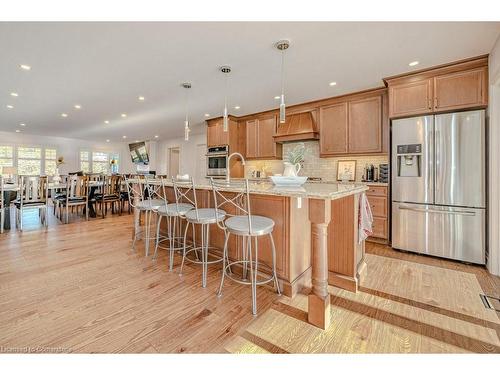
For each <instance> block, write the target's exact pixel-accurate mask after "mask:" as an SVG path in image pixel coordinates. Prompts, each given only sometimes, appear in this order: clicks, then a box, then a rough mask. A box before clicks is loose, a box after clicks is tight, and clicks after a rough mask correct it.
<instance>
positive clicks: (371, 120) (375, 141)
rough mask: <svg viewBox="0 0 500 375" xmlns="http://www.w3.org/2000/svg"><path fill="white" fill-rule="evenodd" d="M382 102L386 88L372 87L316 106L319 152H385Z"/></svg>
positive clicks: (322, 154)
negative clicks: (373, 89) (329, 103)
mask: <svg viewBox="0 0 500 375" xmlns="http://www.w3.org/2000/svg"><path fill="white" fill-rule="evenodd" d="M386 102H387V94H386V90H376V91H375V92H373V93H364V94H363V95H354V96H347V97H345V98H344V100H342V101H341V102H339V103H334V104H331V105H327V106H322V107H320V109H319V129H320V156H322V157H323V156H342V155H347V154H354V155H356V154H378V153H384V152H387V146H386V145H387V144H388V132H387V131H386V128H387V126H386V125H387V124H388V119H387V112H386V110H384V105H385V104H386ZM384 137H387V141H384Z"/></svg>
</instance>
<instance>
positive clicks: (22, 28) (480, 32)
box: [0, 22, 500, 141]
mask: <svg viewBox="0 0 500 375" xmlns="http://www.w3.org/2000/svg"><path fill="white" fill-rule="evenodd" d="M499 33H500V23H472V22H458V23H450V22H442V23H388V22H383V23H354V22H344V23H342V22H331V23H330V22H325V23H321V22H301V23H298V22H296V23H290V22H271V23H263V22H259V23H223V22H217V23H179V22H177V23H176V22H164V23H133V22H130V23H49V22H47V23H6V22H4V23H0V51H1V58H0V90H1V91H0V130H4V131H14V130H15V129H22V130H23V132H24V133H30V134H40V135H54V136H63V137H73V138H82V139H89V140H99V141H103V140H105V139H110V140H111V141H122V140H123V139H122V136H123V135H127V141H128V140H135V139H151V138H153V136H154V135H155V134H157V135H160V139H165V138H170V137H178V136H182V134H183V117H184V111H185V109H184V108H185V104H184V94H185V92H184V91H185V89H183V88H182V87H181V86H180V84H181V83H182V82H186V81H187V82H191V83H192V86H193V87H192V89H191V90H190V103H191V104H190V118H191V123H192V125H193V132H197V131H200V129H201V125H202V124H203V121H204V119H205V118H204V114H205V113H209V114H210V115H211V117H216V116H219V115H221V113H222V108H223V100H224V77H223V74H222V73H220V72H219V71H218V68H219V66H221V65H224V64H229V65H231V67H232V69H233V71H232V73H231V75H230V79H229V90H228V91H229V105H230V113H232V114H234V115H241V114H248V113H253V112H258V111H263V110H267V109H271V108H274V107H276V104H277V101H276V100H275V99H274V96H275V95H278V94H279V91H280V54H279V53H278V52H277V51H276V50H275V49H274V48H273V44H274V42H276V41H277V40H279V39H283V38H287V39H290V41H291V47H290V48H289V49H288V50H287V52H286V98H287V104H295V103H300V102H305V101H310V100H314V99H320V98H325V97H331V96H336V95H340V94H343V93H348V92H353V91H358V90H363V89H367V88H371V87H378V86H381V85H382V78H383V77H386V76H391V75H395V74H399V73H403V72H405V71H409V70H412V69H421V68H425V67H429V66H432V65H436V64H441V63H446V62H450V61H454V60H459V59H463V58H467V57H472V56H477V55H481V54H485V53H488V52H490V50H491V48H492V46H493V44H494V42H495V40H496V38H497V37H498V35H499ZM414 60H418V61H420V64H419V65H418V66H417V67H414V68H410V67H409V66H408V63H409V62H410V61H414ZM19 64H28V65H30V66H31V67H32V69H31V71H24V70H21V69H19V67H18V66H19ZM331 81H336V82H337V85H336V86H333V87H331V86H329V84H328V83H329V82H331ZM11 92H16V93H18V94H19V96H18V97H11V96H10V93H11ZM141 95H142V96H144V97H145V98H146V100H145V101H144V102H139V101H138V99H137V98H138V96H141ZM8 104H11V105H13V106H14V108H13V109H8V108H7V107H6V105H8ZM75 104H80V105H81V106H82V109H80V110H75V109H74V108H73V106H74V105H75ZM236 105H239V106H241V109H240V110H235V109H234V108H233V107H234V106H236ZM63 112H64V113H67V114H68V117H67V118H62V117H61V113H63ZM121 113H126V114H127V115H128V116H127V118H121V117H120V114H121ZM104 120H109V121H110V124H109V125H105V124H104ZM19 123H25V124H26V127H25V128H20V127H19Z"/></svg>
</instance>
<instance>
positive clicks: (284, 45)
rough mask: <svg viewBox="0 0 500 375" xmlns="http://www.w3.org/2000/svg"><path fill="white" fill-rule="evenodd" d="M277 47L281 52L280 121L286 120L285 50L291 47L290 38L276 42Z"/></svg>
mask: <svg viewBox="0 0 500 375" xmlns="http://www.w3.org/2000/svg"><path fill="white" fill-rule="evenodd" d="M275 47H276V48H277V49H278V51H280V52H281V98H280V99H281V100H280V123H281V124H282V123H284V122H285V50H286V49H288V47H290V41H289V40H286V39H284V40H280V41H278V42H276V44H275Z"/></svg>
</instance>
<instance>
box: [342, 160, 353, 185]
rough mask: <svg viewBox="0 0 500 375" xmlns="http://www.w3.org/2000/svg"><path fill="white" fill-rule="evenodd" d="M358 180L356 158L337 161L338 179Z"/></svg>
mask: <svg viewBox="0 0 500 375" xmlns="http://www.w3.org/2000/svg"><path fill="white" fill-rule="evenodd" d="M355 180H356V160H339V161H338V163H337V181H355Z"/></svg>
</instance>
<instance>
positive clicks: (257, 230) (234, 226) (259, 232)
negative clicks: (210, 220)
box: [225, 215, 274, 236]
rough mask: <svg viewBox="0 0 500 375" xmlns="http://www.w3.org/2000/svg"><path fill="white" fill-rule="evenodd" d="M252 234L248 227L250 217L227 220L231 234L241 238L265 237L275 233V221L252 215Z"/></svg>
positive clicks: (236, 217)
mask: <svg viewBox="0 0 500 375" xmlns="http://www.w3.org/2000/svg"><path fill="white" fill-rule="evenodd" d="M251 220H252V233H250V228H249V226H248V216H247V215H243V216H233V217H230V218H229V219H227V220H226V222H225V224H226V228H227V230H228V231H229V232H230V233H233V234H236V235H240V236H263V235H265V234H269V233H271V232H272V231H273V228H274V221H273V220H272V219H269V218H268V217H264V216H258V215H251Z"/></svg>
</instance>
